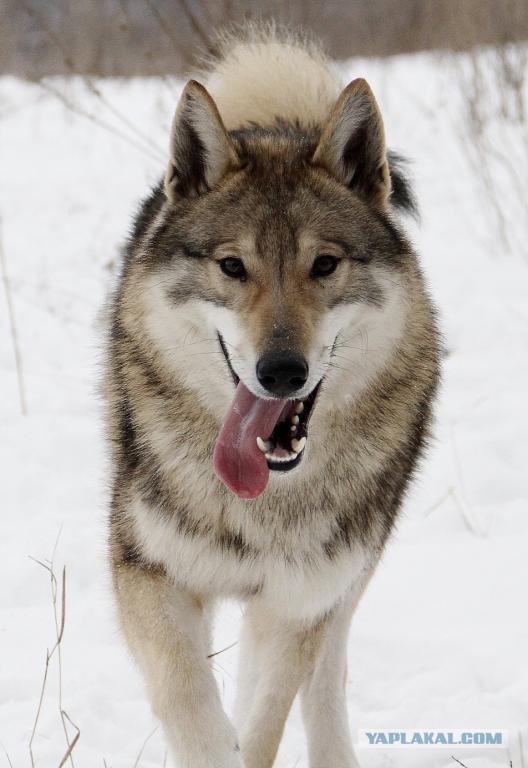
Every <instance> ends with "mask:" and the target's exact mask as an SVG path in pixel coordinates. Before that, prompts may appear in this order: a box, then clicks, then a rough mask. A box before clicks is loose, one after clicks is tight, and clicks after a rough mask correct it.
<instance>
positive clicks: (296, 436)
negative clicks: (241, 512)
mask: <svg viewBox="0 0 528 768" xmlns="http://www.w3.org/2000/svg"><path fill="white" fill-rule="evenodd" d="M218 341H219V344H220V347H221V349H222V352H223V355H224V358H225V360H226V363H227V366H228V368H229V371H230V373H231V376H232V378H233V382H234V383H235V386H236V392H235V397H234V400H233V403H232V405H231V409H230V410H229V412H228V414H227V416H226V419H225V421H224V424H223V426H222V429H221V432H220V434H219V436H218V439H217V442H216V446H215V454H214V466H215V470H216V473H217V474H218V476H219V477H220V479H221V480H222V482H223V483H224V484H225V485H226V486H227V487H228V488H230V489H231V490H232V491H233V492H234V493H236V494H237V495H238V496H240V497H241V498H245V499H253V498H256V497H257V496H259V495H260V494H261V493H262V491H263V490H264V489H265V487H266V485H267V482H268V476H269V471H270V470H271V471H274V472H287V471H289V470H291V469H294V468H295V467H296V466H298V465H299V463H300V462H301V460H302V457H303V455H304V450H305V446H306V443H307V437H308V435H307V429H308V422H309V419H310V415H311V413H312V410H313V407H314V404H315V401H316V399H317V394H318V392H319V388H320V385H321V382H319V384H318V385H317V386H316V387H315V388H314V389H313V390H312V392H311V393H310V394H309V395H308V396H307V397H305V398H302V399H292V400H281V399H278V398H275V399H264V398H259V397H257V396H256V395H254V394H253V393H252V392H250V391H249V390H248V389H247V387H246V386H245V385H244V383H243V382H241V381H240V379H239V377H238V376H237V374H236V373H235V370H234V369H233V366H232V365H231V361H230V359H229V354H228V352H227V348H226V344H225V342H224V340H223V338H222V336H221V335H220V334H218Z"/></svg>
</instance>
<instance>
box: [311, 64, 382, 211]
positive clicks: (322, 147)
mask: <svg viewBox="0 0 528 768" xmlns="http://www.w3.org/2000/svg"><path fill="white" fill-rule="evenodd" d="M312 162H313V163H314V164H315V165H320V166H322V167H324V168H326V170H327V171H329V172H330V173H331V174H332V175H333V176H335V177H336V178H337V179H338V180H339V181H341V182H342V183H343V184H346V186H348V187H350V188H352V189H354V190H355V191H356V192H357V193H358V194H359V195H361V196H362V197H363V198H364V199H366V200H368V201H369V202H373V203H378V204H381V205H384V204H385V203H386V201H387V199H388V197H389V194H390V189H391V187H390V174H389V166H388V164H387V153H386V150H385V133H384V130H383V120H382V118H381V114H380V111H379V108H378V105H377V104H376V99H375V98H374V94H373V93H372V91H371V90H370V87H369V85H368V83H367V82H366V81H365V80H363V79H362V78H358V79H357V80H353V81H352V82H351V83H350V84H349V85H347V87H346V88H345V90H344V91H343V92H342V93H341V96H340V97H339V98H338V100H337V103H336V105H335V106H334V109H333V111H332V113H331V115H330V117H329V118H328V120H327V122H326V125H324V127H323V131H322V133H321V138H320V140H319V144H318V145H317V148H316V150H315V153H314V155H313V158H312Z"/></svg>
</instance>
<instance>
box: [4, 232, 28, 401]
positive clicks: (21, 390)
mask: <svg viewBox="0 0 528 768" xmlns="http://www.w3.org/2000/svg"><path fill="white" fill-rule="evenodd" d="M0 264H1V269H2V282H3V283H4V291H5V296H6V303H7V314H8V317H9V328H10V332H11V341H12V343H13V352H14V355H15V368H16V374H17V381H18V397H19V401H20V411H21V413H22V415H23V416H27V401H26V388H25V386H24V372H23V368H22V355H21V352H20V344H19V339H18V330H17V325H16V320H15V308H14V305H13V298H12V292H11V282H10V280H9V274H8V272H7V263H6V256H5V252H4V245H3V237H2V219H1V218H0Z"/></svg>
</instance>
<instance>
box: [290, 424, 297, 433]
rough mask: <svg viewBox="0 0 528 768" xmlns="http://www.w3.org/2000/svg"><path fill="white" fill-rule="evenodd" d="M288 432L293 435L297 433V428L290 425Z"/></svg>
mask: <svg viewBox="0 0 528 768" xmlns="http://www.w3.org/2000/svg"><path fill="white" fill-rule="evenodd" d="M290 432H291V433H292V434H295V433H296V432H297V427H296V426H295V425H294V424H292V425H291V427H290Z"/></svg>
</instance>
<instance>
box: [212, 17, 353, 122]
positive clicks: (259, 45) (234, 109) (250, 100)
mask: <svg viewBox="0 0 528 768" xmlns="http://www.w3.org/2000/svg"><path fill="white" fill-rule="evenodd" d="M201 79H203V81H204V85H205V86H206V87H207V89H208V91H209V92H210V94H211V96H212V97H213V98H214V100H215V101H216V103H217V105H218V109H219V111H220V114H221V115H222V119H223V120H224V123H225V125H226V128H227V129H228V130H235V129H237V128H243V127H245V126H248V125H250V124H252V123H254V124H257V125H261V126H271V125H273V124H274V123H275V121H276V118H277V117H279V118H282V119H284V120H286V121H288V122H292V123H298V124H299V125H301V126H306V127H309V126H313V125H316V126H320V125H321V124H322V123H323V122H324V121H325V120H326V118H327V117H328V115H329V113H330V110H331V109H332V106H333V105H334V103H335V101H336V99H337V97H338V95H339V91H340V88H341V84H340V82H339V79H338V78H337V77H336V76H335V75H334V74H333V72H332V69H331V65H330V63H329V61H328V59H327V58H326V56H325V55H324V53H323V52H322V50H321V49H320V48H319V47H318V45H317V44H316V43H315V42H313V41H311V40H309V39H308V38H305V37H302V36H300V35H298V34H294V33H292V32H290V31H287V30H283V29H280V28H278V27H277V26H275V25H272V24H270V25H267V26H262V25H258V26H257V25H249V26H246V27H244V28H242V29H241V30H238V31H235V32H232V33H227V34H224V35H223V36H222V37H220V38H219V43H218V53H217V55H216V56H214V57H211V58H210V59H209V60H208V61H207V63H206V67H205V68H204V70H203V72H202V78H201Z"/></svg>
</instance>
